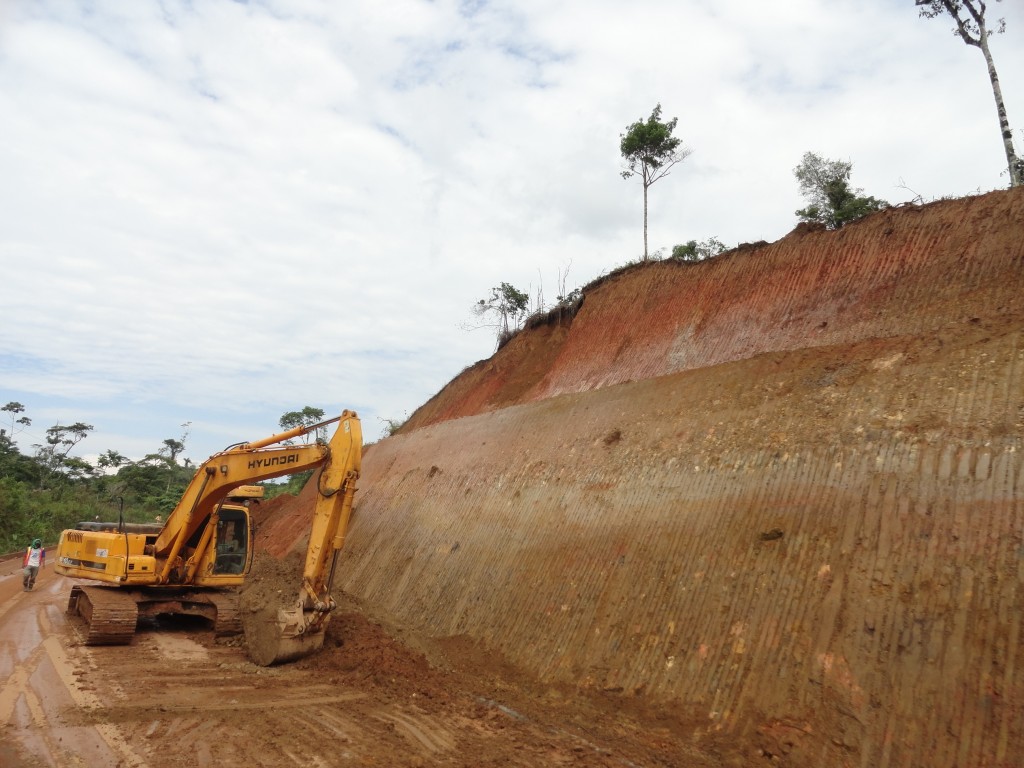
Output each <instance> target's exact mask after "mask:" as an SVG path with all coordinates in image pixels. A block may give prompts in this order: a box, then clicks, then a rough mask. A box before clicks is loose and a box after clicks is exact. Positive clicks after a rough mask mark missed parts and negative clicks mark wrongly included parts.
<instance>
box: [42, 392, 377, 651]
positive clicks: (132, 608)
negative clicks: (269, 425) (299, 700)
mask: <svg viewBox="0 0 1024 768" xmlns="http://www.w3.org/2000/svg"><path fill="white" fill-rule="evenodd" d="M335 422H338V426H337V428H336V430H335V432H334V435H333V437H332V438H331V439H330V441H329V442H323V441H316V442H313V443H306V444H298V445H291V444H285V445H283V444H282V443H284V442H285V441H287V440H291V439H292V438H296V437H300V436H302V435H306V434H310V433H314V434H315V431H316V430H317V429H319V428H321V427H325V426H327V425H328V424H333V423H335ZM362 447H363V437H362V427H361V425H360V422H359V418H358V416H357V415H356V414H355V413H354V412H353V411H344V412H343V413H342V414H341V415H340V416H337V417H335V418H333V419H328V420H327V421H323V422H320V423H319V424H312V425H309V426H303V427H296V428H295V429H292V430H289V431H287V432H282V433H279V434H276V435H272V436H271V437H268V438H265V439H263V440H257V441H255V442H249V443H238V444H236V445H233V446H230V447H229V448H227V449H226V450H224V451H222V452H220V453H216V454H214V455H213V456H211V457H210V458H209V459H207V460H206V461H205V462H204V463H203V464H202V465H200V467H199V468H198V469H197V471H196V473H195V475H194V476H193V478H192V480H191V482H190V483H189V485H188V487H187V488H186V489H185V493H184V494H183V495H182V497H181V500H180V501H179V502H178V504H177V505H176V506H175V508H174V511H173V512H171V513H170V514H169V515H168V516H167V520H166V522H165V523H162V524H152V525H151V524H131V523H124V522H123V521H121V522H117V523H101V522H87V523H80V524H79V525H78V526H76V528H74V529H71V530H66V531H64V532H63V533H62V534H61V538H60V543H59V544H58V546H57V557H56V558H55V559H56V564H55V566H54V569H55V570H56V572H57V573H60V574H63V575H65V576H70V577H73V578H78V579H88V580H90V581H95V582H101V584H97V585H75V586H74V587H72V590H71V598H70V601H69V603H68V612H69V613H71V614H75V615H78V616H80V617H81V618H82V619H84V620H85V623H86V626H87V635H86V644H89V645H126V644H128V643H130V642H131V640H132V637H133V636H134V634H135V627H136V623H137V622H138V619H139V617H140V616H145V617H153V618H155V617H157V616H159V615H162V614H186V615H193V616H201V617H204V618H206V619H208V620H210V621H211V622H212V623H213V627H214V631H215V632H216V633H217V634H221V635H227V634H237V633H239V632H241V631H242V625H243V621H242V616H241V612H240V603H239V596H240V593H239V588H240V587H241V586H242V585H243V584H244V583H245V579H246V577H247V575H248V574H249V571H250V569H251V567H252V562H253V526H252V521H251V519H250V515H249V506H248V505H249V503H251V500H252V499H253V498H258V497H260V496H262V490H263V489H262V487H261V486H257V485H250V484H251V483H255V482H258V481H260V480H269V479H271V478H274V477H281V476H283V475H291V474H295V473H298V472H303V471H305V470H310V469H319V470H320V471H319V472H318V473H316V474H315V475H314V477H313V478H311V480H310V482H313V481H315V482H316V483H317V500H316V507H315V509H314V511H313V522H312V529H311V532H310V537H309V545H308V547H307V549H306V559H305V565H304V568H303V572H302V586H301V587H300V589H299V594H298V599H297V601H296V602H294V603H292V604H291V605H289V606H286V607H278V608H276V609H274V610H272V611H271V612H270V614H269V618H268V617H267V616H261V618H260V620H259V621H252V622H250V621H246V622H244V624H245V630H246V633H247V636H246V645H247V647H248V649H249V655H250V658H252V660H253V661H254V662H256V663H257V664H260V665H263V666H267V665H270V664H274V663H277V662H282V661H290V660H293V659H297V658H300V657H302V656H306V655H308V654H310V653H313V652H314V651H316V650H319V649H320V648H321V647H322V646H323V641H324V633H325V631H326V629H327V623H328V621H329V619H330V612H331V610H332V609H333V608H334V607H335V605H336V603H335V601H334V600H333V599H332V598H331V583H332V581H333V577H334V569H335V565H336V561H337V554H338V551H339V550H340V549H341V547H342V545H343V543H344V540H345V531H346V529H347V528H348V521H349V517H350V516H351V513H352V502H353V499H354V496H355V491H356V481H357V480H358V479H359V471H360V464H361V461H362ZM328 561H330V562H328ZM252 633H256V634H258V636H256V637H251V636H249V635H250V634H252Z"/></svg>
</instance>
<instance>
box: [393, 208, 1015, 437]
mask: <svg viewBox="0 0 1024 768" xmlns="http://www.w3.org/2000/svg"><path fill="white" fill-rule="evenodd" d="M1022 211H1024V196H1022V195H1021V193H1020V190H1017V191H1014V192H1002V193H1000V192H997V193H992V194H989V195H985V196H982V197H976V198H969V199H966V200H957V201H948V202H941V203H935V204H932V205H929V206H926V207H904V208H898V209H890V210H887V211H884V212H882V213H879V214H877V215H874V216H871V217H868V218H867V219H862V220H861V221H859V222H857V223H855V224H852V225H849V226H847V227H845V228H843V229H841V230H840V231H838V232H826V231H822V230H815V229H813V228H809V227H806V226H801V227H798V228H797V229H796V230H794V231H793V232H792V233H791V234H790V235H788V236H787V237H785V238H784V239H782V240H780V241H779V242H777V243H773V244H771V245H764V246H762V247H747V248H742V249H739V250H737V251H734V252H732V253H730V254H726V255H724V256H722V257H719V258H716V259H713V260H710V261H706V262H702V263H699V264H687V263H677V262H661V263H654V264H648V265H641V266H637V267H636V268H634V269H631V270H626V271H624V272H622V273H620V274H617V275H615V276H613V277H610V278H607V279H605V280H604V281H602V282H600V283H599V284H597V285H596V286H595V287H593V288H588V289H587V290H586V291H585V300H584V302H583V306H582V309H581V310H580V312H579V314H578V315H576V317H575V319H573V318H571V317H568V316H564V317H563V318H562V319H560V320H559V321H558V324H557V325H556V326H554V327H550V326H542V327H540V328H537V329H534V330H531V331H529V332H525V333H521V334H520V335H519V336H517V337H516V338H514V339H513V340H512V341H511V342H510V343H509V344H507V345H506V346H505V347H504V348H503V349H501V350H500V351H499V352H498V353H497V354H496V355H495V356H494V357H492V358H491V359H490V360H486V361H482V362H480V363H477V364H476V365H475V366H473V367H472V368H469V369H467V370H466V371H465V372H463V374H462V375H460V376H459V377H458V378H456V379H455V380H453V381H452V382H451V383H450V384H449V385H448V386H447V387H446V388H445V389H444V390H443V391H442V392H440V393H439V394H438V395H437V396H435V397H434V398H433V399H431V400H430V401H429V402H427V403H426V404H425V405H424V406H422V407H421V408H420V409H418V410H417V411H416V413H414V414H413V416H412V417H411V418H410V419H409V421H408V424H407V427H406V428H407V429H416V428H418V427H422V426H426V425H427V424H432V423H436V422H439V421H444V420H447V419H451V418H458V417H460V416H468V415H471V414H475V413H483V412H486V411H489V410H494V409H496V408H502V407H505V406H507V405H512V404H514V403H522V402H530V401H534V400H540V399H544V398H547V397H552V396H554V395H558V394H563V393H566V392H585V391H590V390H594V389H598V388H600V387H604V386H610V385H612V384H618V383H622V382H626V381H642V380H644V379H650V378H654V377H656V376H664V375H666V374H671V373H677V372H679V371H686V370H693V369H698V368H706V367H708V366H712V365H717V364H719V363H723V362H729V361H732V360H742V359H745V358H749V357H753V356H754V355H758V354H761V353H764V352H768V351H781V350H796V349H803V348H807V347H825V346H834V345H838V344H847V343H850V342H854V341H858V340H861V339H866V338H884V337H888V336H896V335H908V334H909V335H919V334H922V333H924V332H925V331H927V330H929V329H934V328H937V327H939V326H941V325H944V324H945V323H948V322H950V321H951V320H959V319H962V317H961V316H960V315H961V314H962V313H958V312H957V310H956V305H957V304H958V303H959V302H961V301H970V299H971V298H972V297H978V298H982V299H983V301H977V300H975V301H971V305H972V307H973V310H972V311H975V312H982V313H984V314H998V313H1000V312H1002V311H1005V310H1006V308H1007V307H1008V306H1009V305H1010V304H1012V303H1013V302H1015V301H1019V298H1018V296H1017V295H1016V294H1017V292H1018V289H1019V287H1020V283H1019V276H1020V271H1021V258H1022V257H1021V245H1020V242H1019V240H1017V241H1016V242H1015V241H1014V238H1013V236H1007V234H1008V233H1007V232H1006V229H1005V228H1006V224H1007V222H1019V221H1020V220H1021V216H1022V215H1024V213H1022Z"/></svg>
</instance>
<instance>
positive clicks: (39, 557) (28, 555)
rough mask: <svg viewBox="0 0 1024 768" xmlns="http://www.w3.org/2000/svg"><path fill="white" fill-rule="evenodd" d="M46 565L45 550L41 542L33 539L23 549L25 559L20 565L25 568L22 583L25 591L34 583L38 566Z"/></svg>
mask: <svg viewBox="0 0 1024 768" xmlns="http://www.w3.org/2000/svg"><path fill="white" fill-rule="evenodd" d="M44 565H46V550H45V549H44V548H43V542H42V541H40V540H39V539H35V540H34V541H33V542H32V546H31V547H29V548H28V549H26V550H25V560H24V562H23V563H22V566H23V567H24V568H25V577H24V579H23V580H22V584H23V585H24V587H25V591H26V592H29V591H31V590H32V587H34V586H35V585H36V576H38V575H39V568H40V567H41V566H44Z"/></svg>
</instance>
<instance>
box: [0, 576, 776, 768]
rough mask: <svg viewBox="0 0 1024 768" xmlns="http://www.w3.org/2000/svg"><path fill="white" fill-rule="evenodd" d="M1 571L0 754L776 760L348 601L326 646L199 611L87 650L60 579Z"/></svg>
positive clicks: (165, 762)
mask: <svg viewBox="0 0 1024 768" xmlns="http://www.w3.org/2000/svg"><path fill="white" fill-rule="evenodd" d="M2 573H3V575H2V576H0V648H2V649H3V650H2V656H0V659H2V660H0V765H3V766H4V768H29V766H32V767H33V768H35V767H36V766H58V767H60V768H63V767H64V766H68V767H70V766H124V767H125V768H129V767H136V766H137V767H142V766H152V767H154V768H158V767H160V766H172V765H173V766H180V767H181V768H205V767H206V766H224V765H254V766H286V765H293V764H294V765H303V766H348V765H352V766H492V765H493V766H498V765H501V766H505V765H520V766H539V765H550V766H562V765H566V766H569V765H571V766H694V767H695V768H703V767H704V766H719V765H761V764H770V760H769V759H768V758H767V756H764V755H743V754H742V751H741V750H735V749H732V748H730V747H729V746H728V745H723V750H721V751H718V752H714V751H711V752H709V751H704V752H700V751H697V750H696V749H695V748H694V747H693V746H692V745H690V744H689V743H688V742H687V738H686V737H685V736H684V735H683V732H684V730H683V729H680V728H679V723H677V722H675V721H664V722H659V721H657V720H654V721H644V719H640V718H637V717H634V716H632V715H629V714H624V713H622V712H620V711H617V707H616V706H615V703H614V701H613V700H611V699H607V700H606V699H604V698H602V696H601V695H594V696H590V697H583V696H580V695H578V694H574V693H570V692H568V691H564V690H559V689H557V688H553V687H542V686H537V685H536V684H535V683H534V682H533V681H532V680H531V679H530V677H529V676H528V675H524V674H522V673H521V672H519V671H518V670H516V669H514V668H512V667H510V666H509V665H507V664H505V663H503V662H502V660H501V659H500V658H495V657H493V656H490V655H488V654H487V653H485V652H483V651H481V650H480V649H479V648H478V647H477V646H476V645H474V644H473V643H472V642H470V641H469V640H468V639H466V638H460V637H449V638H444V639H437V640H431V639H428V638H423V637H417V636H415V635H410V634H406V633H401V632H399V631H397V630H395V629H394V628H391V627H388V626H386V625H384V624H383V623H380V622H377V621H374V620H371V619H369V618H368V617H367V616H366V614H365V612H364V611H363V610H362V608H361V606H360V605H359V604H358V603H356V602H355V601H352V600H349V599H345V598H343V600H342V605H341V606H340V607H339V610H338V612H337V613H336V615H335V616H334V618H333V620H332V623H331V625H330V629H329V632H328V637H327V640H326V643H325V647H324V649H323V650H322V651H321V652H320V653H319V654H317V655H316V656H314V657H310V658H308V659H305V660H302V661H299V662H296V663H293V664H289V665H286V666H280V667H272V668H261V667H257V666H255V665H254V664H252V663H250V662H249V661H248V659H247V658H246V654H245V650H244V645H243V644H242V643H240V642H239V641H238V639H235V640H224V639H220V640H218V639H217V638H215V637H214V636H213V634H212V632H210V631H209V630H208V629H206V628H205V627H204V626H203V625H202V624H199V623H192V622H168V623H165V624H163V625H162V626H159V627H155V626H142V627H140V631H139V633H138V635H137V637H136V640H135V642H134V643H133V645H131V646H128V647H87V646H85V645H83V644H82V642H81V632H80V630H79V628H78V627H77V626H76V624H75V623H74V622H72V621H69V620H68V619H67V617H66V615H65V613H64V607H65V604H66V601H67V596H68V592H69V591H70V587H71V584H72V582H71V580H69V579H65V578H63V577H58V576H54V575H53V574H52V573H50V572H49V571H48V570H47V572H45V573H44V574H43V576H42V577H41V579H40V581H39V584H38V585H37V587H36V590H35V591H34V592H32V593H24V592H22V591H21V586H20V576H19V575H18V572H17V568H16V564H15V565H11V564H8V565H6V566H4V567H3V569H2ZM272 578H277V576H276V575H275V576H273V577H272ZM264 586H265V585H264Z"/></svg>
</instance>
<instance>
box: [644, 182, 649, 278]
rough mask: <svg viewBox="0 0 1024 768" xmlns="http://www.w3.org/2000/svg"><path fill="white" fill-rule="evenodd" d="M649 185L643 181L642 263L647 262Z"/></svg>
mask: <svg viewBox="0 0 1024 768" xmlns="http://www.w3.org/2000/svg"><path fill="white" fill-rule="evenodd" d="M649 186H650V185H649V184H648V183H647V181H646V179H645V180H644V261H647V187H649Z"/></svg>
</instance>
